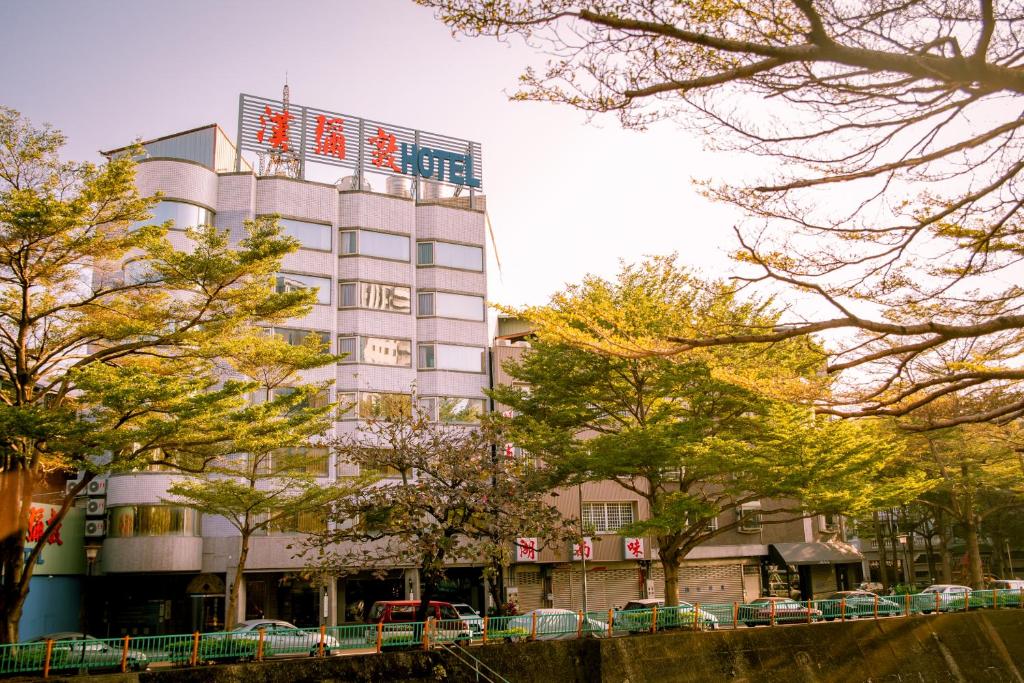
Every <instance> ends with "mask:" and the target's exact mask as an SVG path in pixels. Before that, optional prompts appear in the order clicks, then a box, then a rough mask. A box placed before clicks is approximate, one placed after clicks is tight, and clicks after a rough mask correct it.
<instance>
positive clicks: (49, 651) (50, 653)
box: [43, 638, 85, 678]
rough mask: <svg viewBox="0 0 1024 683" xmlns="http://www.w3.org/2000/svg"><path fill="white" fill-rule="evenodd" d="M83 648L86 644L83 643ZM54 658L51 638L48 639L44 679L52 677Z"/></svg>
mask: <svg viewBox="0 0 1024 683" xmlns="http://www.w3.org/2000/svg"><path fill="white" fill-rule="evenodd" d="M82 647H85V643H82ZM52 656H53V640H52V639H50V638H47V639H46V659H45V660H44V661H43V678H49V677H50V657H52Z"/></svg>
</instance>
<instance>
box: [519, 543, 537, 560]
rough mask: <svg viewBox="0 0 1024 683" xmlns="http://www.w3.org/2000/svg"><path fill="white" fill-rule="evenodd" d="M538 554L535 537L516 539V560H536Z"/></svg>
mask: <svg viewBox="0 0 1024 683" xmlns="http://www.w3.org/2000/svg"><path fill="white" fill-rule="evenodd" d="M539 554H540V553H539V551H538V550H537V539H536V538H517V539H516V562H536V561H537V556H538V555H539Z"/></svg>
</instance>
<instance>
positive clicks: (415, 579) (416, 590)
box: [404, 568, 420, 600]
mask: <svg viewBox="0 0 1024 683" xmlns="http://www.w3.org/2000/svg"><path fill="white" fill-rule="evenodd" d="M404 574H405V577H404V579H405V599H406V600H419V597H420V570H419V569H416V568H411V569H406V570H405V572H404Z"/></svg>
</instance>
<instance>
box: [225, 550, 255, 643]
mask: <svg viewBox="0 0 1024 683" xmlns="http://www.w3.org/2000/svg"><path fill="white" fill-rule="evenodd" d="M248 557H249V533H247V532H243V533H242V542H241V546H240V547H239V549H238V564H237V566H236V568H235V576H234V578H232V579H231V586H230V587H228V607H227V614H225V615H224V630H225V631H230V630H231V629H233V628H234V627H235V623H236V622H235V619H236V618H237V616H236V615H237V614H238V593H239V589H240V588H241V586H242V582H243V581H245V561H246V560H247V559H248Z"/></svg>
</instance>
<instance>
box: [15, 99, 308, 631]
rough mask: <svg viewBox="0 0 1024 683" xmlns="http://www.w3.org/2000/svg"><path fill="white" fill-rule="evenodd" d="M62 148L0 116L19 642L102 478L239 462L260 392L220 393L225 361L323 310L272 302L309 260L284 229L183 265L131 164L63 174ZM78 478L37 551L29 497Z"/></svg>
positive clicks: (203, 239)
mask: <svg viewBox="0 0 1024 683" xmlns="http://www.w3.org/2000/svg"><path fill="white" fill-rule="evenodd" d="M63 143H64V138H63V136H62V135H61V134H60V133H58V132H56V131H54V130H51V129H49V128H46V127H42V128H36V127H33V126H32V125H31V124H30V123H29V122H27V121H26V120H24V119H23V118H21V116H20V115H19V114H18V113H17V112H15V111H13V110H11V109H7V108H2V109H0V539H2V540H0V620H2V622H3V624H2V630H0V642H13V641H16V640H17V633H18V621H19V619H20V617H21V613H22V609H23V607H24V603H25V598H26V596H27V595H28V589H29V580H30V579H31V577H32V571H33V568H34V567H35V565H36V560H37V559H38V556H39V553H40V552H41V551H42V548H43V547H44V546H45V545H46V541H47V539H48V538H49V537H50V536H51V534H52V533H53V532H54V530H55V529H56V528H57V525H58V524H60V523H61V521H62V520H63V518H64V516H65V515H66V513H67V511H68V509H69V508H70V507H71V505H72V504H73V501H74V497H75V496H76V495H77V494H78V493H79V492H81V491H82V490H83V489H84V488H85V486H86V485H87V484H88V482H89V481H90V480H91V479H92V478H94V477H95V476H96V475H97V474H105V473H116V472H125V471H130V470H133V469H136V468H139V467H144V466H147V465H149V464H152V463H162V464H166V465H171V466H176V463H178V462H182V463H185V462H187V463H189V464H190V466H192V467H193V468H195V469H201V468H202V467H203V466H204V464H205V463H209V462H213V461H215V460H217V459H218V458H221V457H223V456H225V455H227V454H229V453H233V452H237V451H238V446H237V444H236V437H237V436H238V435H239V434H243V435H244V434H247V433H249V431H250V430H251V429H252V428H253V427H252V425H251V420H252V418H253V414H252V413H251V412H250V411H247V410H245V400H244V394H245V393H246V392H247V391H249V390H250V389H251V388H252V384H251V383H248V382H244V381H239V380H230V379H229V380H227V381H224V377H223V374H222V372H221V366H220V364H219V363H218V361H217V355H218V353H219V351H220V350H221V349H222V348H223V346H224V344H225V343H226V342H227V341H229V340H232V339H236V338H239V337H244V336H246V335H247V334H248V333H249V332H250V331H251V329H252V326H253V325H255V324H270V325H272V324H274V323H275V322H276V321H281V320H284V319H286V318H289V317H293V316H296V315H302V314H304V312H306V311H308V310H309V309H310V308H311V306H312V303H313V299H314V296H315V295H314V293H313V292H311V291H297V292H288V293H280V294H279V293H276V292H275V291H274V288H273V285H272V277H273V274H274V273H275V272H276V271H277V270H278V268H279V264H280V260H281V258H282V257H283V256H284V255H285V254H288V253H289V252H291V251H293V250H295V249H296V248H297V245H296V243H295V242H294V240H291V239H288V238H284V237H282V236H281V235H280V231H279V229H278V228H277V227H276V225H275V222H274V221H273V220H271V219H261V220H258V221H256V222H252V223H248V224H247V226H246V228H247V235H246V237H245V238H244V239H243V240H242V241H241V242H240V243H239V244H238V245H237V246H232V245H230V244H229V241H228V236H227V234H226V233H225V232H222V231H218V230H216V229H214V228H212V227H210V226H201V227H198V228H195V229H191V230H190V231H189V232H188V233H187V234H188V236H189V238H190V239H191V240H192V241H193V242H194V249H192V250H190V251H188V252H183V251H176V250H175V249H174V248H173V247H172V246H171V244H170V243H169V242H168V240H167V239H166V238H165V233H166V230H167V227H168V226H167V225H145V224H142V222H143V221H145V219H146V218H148V214H147V212H148V210H149V208H150V207H151V206H152V205H153V203H154V202H155V201H156V199H155V198H143V197H140V196H138V194H137V192H136V189H135V185H134V163H133V161H132V159H131V158H130V157H128V156H124V157H119V158H115V159H112V160H110V161H109V162H107V163H105V164H103V165H101V166H96V165H93V164H89V163H71V162H65V161H62V160H61V159H60V156H59V153H60V148H61V146H62V145H63ZM75 471H82V472H84V476H83V478H82V479H81V480H80V481H79V483H78V485H77V486H76V487H75V488H74V490H72V491H70V492H69V493H68V494H67V495H66V496H64V497H63V499H62V500H61V502H60V504H59V506H58V511H57V514H56V515H55V516H54V518H53V519H52V520H50V521H49V522H48V524H47V525H46V527H45V529H44V531H43V534H42V538H41V539H39V541H38V542H37V543H36V546H35V548H34V549H32V550H31V551H26V548H25V533H24V530H25V528H26V527H27V521H28V514H29V508H30V505H31V502H32V499H33V495H35V494H36V493H37V492H39V491H44V490H49V489H51V488H52V489H56V490H58V491H63V488H64V486H63V481H64V479H65V478H66V476H67V475H68V474H69V473H73V472H75Z"/></svg>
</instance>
